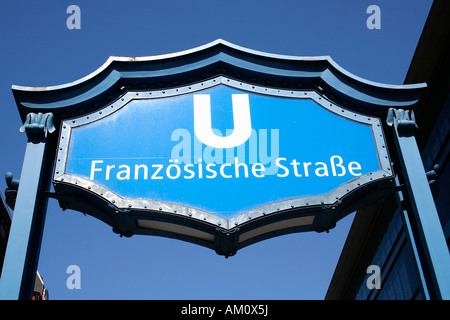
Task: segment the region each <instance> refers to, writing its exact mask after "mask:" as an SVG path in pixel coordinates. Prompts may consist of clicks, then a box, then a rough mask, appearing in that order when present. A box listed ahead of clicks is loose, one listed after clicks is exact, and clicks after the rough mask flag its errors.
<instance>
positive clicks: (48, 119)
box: [0, 113, 55, 300]
mask: <svg viewBox="0 0 450 320" xmlns="http://www.w3.org/2000/svg"><path fill="white" fill-rule="evenodd" d="M52 117H53V115H52V114H51V113H47V114H45V115H43V114H30V115H28V116H27V121H26V123H25V124H24V126H23V127H22V128H21V131H23V132H26V133H27V136H28V143H27V148H26V151H25V158H24V162H23V167H22V173H21V179H20V180H21V183H20V184H19V186H18V192H17V199H16V202H15V208H14V214H13V218H12V222H11V229H10V235H9V238H8V244H7V248H6V254H5V260H4V264H3V270H2V276H1V279H0V299H4V300H9V299H12V300H16V299H31V297H32V293H33V288H34V280H35V275H36V270H37V263H38V258H39V248H40V244H41V239H42V231H43V227H44V219H45V211H46V203H47V200H46V198H43V197H42V196H40V192H41V191H44V190H45V189H46V187H48V180H47V181H46V179H45V178H44V172H45V171H47V172H48V168H47V169H46V168H45V166H46V164H45V158H46V147H47V143H46V141H47V134H48V133H50V132H53V131H55V128H54V127H53V125H52ZM47 174H48V173H47ZM47 178H48V176H47Z"/></svg>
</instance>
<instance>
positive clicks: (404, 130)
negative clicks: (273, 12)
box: [0, 39, 450, 299]
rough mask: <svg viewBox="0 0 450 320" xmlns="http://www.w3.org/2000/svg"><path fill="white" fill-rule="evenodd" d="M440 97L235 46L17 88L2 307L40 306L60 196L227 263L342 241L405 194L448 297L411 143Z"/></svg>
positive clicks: (438, 238)
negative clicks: (349, 229)
mask: <svg viewBox="0 0 450 320" xmlns="http://www.w3.org/2000/svg"><path fill="white" fill-rule="evenodd" d="M425 88H426V85H425V84H415V85H400V86H391V85H384V84H378V83H373V82H369V81H366V80H363V79H361V78H358V77H356V76H354V75H352V74H350V73H348V72H347V71H345V70H343V69H342V68H341V67H339V66H338V65H337V64H336V63H335V62H334V61H333V60H332V59H331V58H330V57H326V56H325V57H294V56H282V55H275V54H268V53H262V52H258V51H254V50H249V49H246V48H242V47H239V46H236V45H234V44H231V43H229V42H226V41H224V40H220V39H219V40H216V41H214V42H212V43H209V44H207V45H204V46H201V47H199V48H195V49H192V50H187V51H184V52H180V53H175V54H168V55H162V56H153V57H140V58H126V57H111V58H110V59H109V60H108V61H107V62H106V63H105V64H104V65H103V66H102V67H101V68H99V69H98V70H97V71H95V72H94V73H92V74H90V75H88V76H87V77H85V78H82V79H80V80H78V81H75V82H73V83H69V84H66V85H60V86H55V87H44V88H30V87H20V86H13V88H12V89H13V94H14V97H15V99H16V102H17V106H18V110H19V113H20V115H21V117H22V119H23V121H24V126H23V127H22V129H21V130H22V131H24V132H26V134H27V136H28V144H27V149H26V154H25V159H24V164H23V171H22V174H21V179H20V184H19V188H18V192H17V199H16V204H15V209H14V217H13V222H12V227H11V235H10V239H9V242H8V247H7V252H6V257H5V264H4V268H3V274H2V278H1V279H0V296H1V297H2V298H5V299H29V298H30V297H31V293H32V283H33V277H34V274H35V271H36V268H37V261H38V257H39V248H40V243H41V238H42V230H43V225H44V220H45V210H46V203H47V198H48V197H53V198H56V199H57V200H58V202H59V204H60V206H61V207H62V208H63V209H73V210H77V211H81V212H83V213H86V214H89V215H92V216H94V217H96V218H98V219H100V220H102V221H104V222H105V223H107V224H109V225H110V226H111V227H112V228H113V231H114V232H116V233H118V234H120V235H121V236H132V235H134V234H144V235H158V236H165V237H172V238H177V239H180V240H183V241H189V242H192V243H196V244H199V245H203V246H206V247H209V248H211V249H213V250H215V251H216V252H217V253H218V254H220V255H224V256H225V257H228V256H232V255H234V254H235V253H236V252H237V250H239V249H241V248H243V247H245V246H248V245H250V244H252V243H255V242H258V241H262V240H265V239H268V238H271V237H275V236H279V235H282V234H286V233H292V232H305V231H317V232H322V231H328V230H330V229H332V228H333V227H334V226H335V224H336V223H337V222H338V221H339V220H340V219H341V218H343V217H344V216H346V215H347V214H349V213H351V212H353V211H355V210H357V209H359V208H362V207H364V206H367V205H370V204H373V203H375V202H377V201H380V200H382V199H384V198H385V197H386V196H388V195H390V194H392V193H394V192H404V193H405V197H406V198H407V199H408V200H409V202H410V204H411V205H410V206H408V211H410V212H408V214H409V217H410V221H411V222H412V224H413V225H414V227H415V228H414V230H416V231H415V233H413V232H412V233H411V234H410V236H411V240H412V243H413V244H414V245H415V246H416V247H417V248H418V250H419V251H420V252H421V253H423V255H422V256H423V257H424V258H423V259H418V265H419V267H420V268H422V269H423V270H424V273H426V274H427V275H428V276H427V277H426V278H427V280H426V282H425V284H424V286H426V287H427V290H428V291H429V292H430V296H431V297H434V298H448V297H449V287H450V286H449V277H448V275H447V274H446V270H448V267H449V266H450V263H449V261H450V258H449V255H448V250H447V248H446V245H445V239H444V236H443V233H442V229H441V228H440V224H439V219H438V216H437V212H436V209H435V206H434V201H433V198H432V196H431V193H429V192H428V191H429V186H428V183H427V180H426V177H425V172H424V169H423V165H422V162H421V161H420V155H419V153H418V150H417V146H416V145H415V139H414V135H413V131H412V130H411V125H412V126H414V125H415V122H414V118H413V111H412V110H413V109H414V107H415V105H416V104H417V103H418V101H419V99H420V97H421V95H422V93H423V91H424V90H425ZM231 107H232V108H231ZM386 119H387V120H386ZM390 126H392V127H393V128H394V130H392V129H391V128H390ZM410 153H413V154H414V155H415V156H414V157H410ZM405 154H408V157H405V156H404V155H405ZM397 161H398V163H399V165H393V163H397ZM396 172H398V173H396ZM411 172H414V174H412V173H411ZM424 177H425V179H424ZM399 181H400V182H401V183H403V184H404V185H405V186H406V188H405V189H401V188H400V186H399ZM50 183H53V185H54V189H55V193H50V192H49V184H50ZM399 189H400V190H401V191H399ZM444 246H445V248H444Z"/></svg>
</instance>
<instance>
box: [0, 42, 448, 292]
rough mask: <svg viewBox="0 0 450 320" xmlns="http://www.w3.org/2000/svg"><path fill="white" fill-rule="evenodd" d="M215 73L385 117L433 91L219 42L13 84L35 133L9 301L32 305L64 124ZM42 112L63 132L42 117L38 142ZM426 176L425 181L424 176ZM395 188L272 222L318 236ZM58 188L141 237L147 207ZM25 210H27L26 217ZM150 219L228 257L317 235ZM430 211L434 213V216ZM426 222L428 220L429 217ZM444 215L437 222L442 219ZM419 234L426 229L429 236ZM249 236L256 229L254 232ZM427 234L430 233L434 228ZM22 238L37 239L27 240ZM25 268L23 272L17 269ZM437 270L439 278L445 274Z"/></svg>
mask: <svg viewBox="0 0 450 320" xmlns="http://www.w3.org/2000/svg"><path fill="white" fill-rule="evenodd" d="M217 76H225V77H227V78H230V79H234V80H236V81H242V82H243V83H246V84H250V85H255V86H258V85H259V86H262V87H270V88H279V89H284V90H314V91H316V92H318V93H319V94H320V95H321V96H323V97H326V98H327V99H329V100H330V101H332V102H333V103H335V104H337V105H340V106H341V107H343V108H345V109H347V110H349V111H353V112H355V113H359V114H364V115H367V116H370V117H378V118H380V119H385V118H386V115H387V114H388V111H389V109H390V108H394V109H405V110H413V109H414V107H415V106H416V104H417V103H418V101H419V99H420V97H421V96H422V95H423V92H424V90H425V89H426V84H414V85H400V86H397V85H396V86H393V85H384V84H379V83H374V82H370V81H367V80H364V79H361V78H358V77H356V76H354V75H352V74H350V73H348V72H347V71H345V70H343V69H342V68H341V67H339V66H338V65H337V64H336V63H335V62H334V61H333V60H332V59H331V58H330V57H327V56H324V57H295V56H281V55H275V54H268V53H262V52H258V51H254V50H249V49H245V48H242V47H239V46H236V45H234V44H231V43H228V42H226V41H223V40H216V41H214V42H212V43H210V44H207V45H204V46H202V47H199V48H196V49H192V50H187V51H184V52H180V53H175V54H168V55H162V56H156V57H142V58H125V57H111V58H110V59H109V60H108V61H107V62H106V63H105V64H104V65H103V66H102V67H101V68H100V69H98V70H97V71H95V72H93V73H92V74H91V75H89V76H87V77H85V78H83V79H80V80H78V81H75V82H72V83H69V84H66V85H60V86H55V87H42V88H30V87H21V86H13V88H12V89H13V94H14V97H15V100H16V103H17V107H18V110H19V113H20V116H21V118H22V120H23V122H24V123H26V124H27V125H28V126H25V129H26V128H28V130H26V131H27V134H28V136H29V138H30V142H29V143H28V145H27V155H26V156H25V160H24V168H23V173H22V176H21V184H20V187H19V190H18V196H17V200H16V208H15V212H14V217H13V227H12V229H11V236H10V243H9V244H8V252H7V256H6V259H5V267H6V269H5V268H4V273H3V276H2V279H1V282H0V295H1V296H2V297H4V298H11V299H27V298H29V297H30V294H31V293H30V290H31V289H30V288H31V287H30V279H31V278H33V279H34V273H35V269H36V265H37V259H38V256H39V247H40V239H41V235H42V226H43V223H44V218H45V203H46V196H45V195H43V192H45V191H47V190H48V188H47V187H46V186H47V184H48V183H49V182H50V175H51V170H52V163H53V161H55V159H56V155H57V150H56V137H57V136H58V135H59V134H60V130H61V124H62V122H63V121H64V120H65V119H70V118H77V117H80V116H82V115H86V114H89V113H92V112H95V111H98V110H100V109H102V108H103V107H104V106H105V105H107V104H108V103H110V102H112V101H114V100H116V99H117V98H119V97H120V96H122V95H123V94H125V93H126V92H128V91H133V90H134V91H139V90H150V89H151V90H156V89H160V90H163V89H170V88H178V87H181V86H186V85H191V84H195V83H200V82H202V81H205V80H208V79H213V78H215V77H217ZM39 113H42V114H47V113H51V114H52V117H47V118H45V117H44V118H45V119H47V120H48V119H50V120H51V119H53V122H54V123H55V127H56V131H57V132H56V133H55V134H52V135H49V136H47V133H48V132H49V131H48V130H50V131H52V130H53V127H52V122H51V121H47V122H46V121H44V124H46V125H47V126H45V125H44V126H43V128H48V129H47V131H46V130H45V129H44V132H45V135H44V136H42V135H37V136H40V140H39V139H38V140H36V139H37V138H36V137H35V136H34V135H33V134H32V132H33V128H37V129H36V130H37V132H41V129H42V126H41V125H39V124H38V125H36V123H35V122H33V121H32V120H33V119H39V120H42V119H43V118H42V116H39V117H36V116H34V114H35V115H37V114H39ZM391 120H392V118H391ZM391 122H392V121H391ZM38 123H39V121H38ZM41 124H42V123H41ZM384 126H385V124H384V123H383V127H384ZM395 128H396V126H395ZM384 129H387V128H384ZM395 130H396V129H395ZM384 131H386V130H384ZM30 134H31V135H30ZM394 135H396V136H397V138H398V137H400V139H399V141H400V142H399V145H400V147H399V156H398V157H399V158H401V154H402V152H404V150H403V148H404V145H405V144H409V142H408V141H409V140H408V141H407V140H405V139H404V137H403V136H401V135H398V133H397V131H395V134H394ZM390 138H392V137H390ZM33 141H34V142H33ZM405 148H407V149H408V151H410V149H411V148H413V147H412V146H410V145H408V146H406V147H405ZM390 151H391V153H395V152H394V151H395V150H392V149H391V150H390ZM36 157H38V159H41V160H42V161H41V162H39V163H40V164H39V167H36V164H37V163H36V162H37V161H36ZM31 158H33V161H31ZM417 161H418V160H417V159H415V160H414V164H411V163H409V162H408V161H407V163H406V164H405V163H403V167H402V168H406V169H407V170H406V171H404V177H406V178H408V177H409V176H410V170H411V167H414V166H415V165H417V164H418V162H417ZM422 178H423V177H422V176H420V179H422ZM418 179H419V178H418ZM405 180H407V181H410V182H408V186H409V184H410V185H415V184H416V183H419V184H420V186H421V187H420V188H421V189H420V190H421V191H420V192H422V188H423V189H426V187H425V186H424V185H423V181H419V182H416V181H414V180H415V178H413V179H412V180H408V179H405ZM422 180H423V179H422ZM24 185H25V186H24ZM393 186H394V181H393V179H388V181H385V183H382V184H380V185H374V186H373V188H371V189H369V190H358V189H357V190H356V191H355V192H353V193H351V194H349V195H348V196H346V197H344V198H343V199H340V200H339V203H336V206H326V207H324V206H309V207H307V208H293V209H292V210H285V211H284V212H282V215H280V214H276V213H275V214H273V219H272V220H271V221H270V222H271V223H274V222H283V221H284V220H286V219H288V218H293V219H295V218H301V217H307V216H308V215H311V214H314V216H315V217H316V219H318V220H319V221H320V225H322V228H317V225H316V226H315V227H316V228H315V230H316V231H319V232H320V231H327V230H328V229H330V228H332V227H333V226H334V224H335V222H336V221H337V220H339V218H341V217H342V216H345V215H346V214H348V213H350V212H352V211H354V210H356V209H358V208H360V207H362V206H365V205H368V204H370V203H373V202H374V201H377V200H379V199H380V198H383V197H384V196H386V195H387V194H389V193H392V192H394V191H395V190H397V189H395V188H394V187H393ZM427 187H428V185H427ZM428 188H429V187H428ZM410 189H411V190H410V195H409V196H410V197H412V198H416V197H415V195H417V192H418V191H416V190H414V188H410ZM55 190H56V191H57V193H56V194H54V195H52V196H53V197H55V198H57V199H58V201H59V203H60V205H61V207H62V208H63V209H65V208H71V209H75V210H79V211H82V212H86V213H89V214H91V215H93V216H96V217H97V218H99V219H100V220H102V221H105V222H106V223H109V224H111V225H112V226H113V227H114V229H113V231H115V232H117V233H119V234H121V235H125V236H129V235H131V234H132V233H133V232H135V231H136V230H135V229H136V224H135V220H134V218H133V217H137V216H139V211H134V212H133V211H132V210H131V209H123V208H118V207H115V206H114V205H111V203H108V202H106V201H104V200H102V199H100V198H99V197H98V196H96V194H95V193H92V192H89V191H88V190H86V189H85V188H82V187H75V186H74V185H70V184H65V183H64V182H63V181H59V182H58V183H56V184H55ZM368 193H370V194H368ZM47 195H48V193H47ZM24 198H26V199H31V201H29V200H24ZM80 199H81V200H82V201H80ZM420 201H425V202H426V203H427V205H429V206H431V205H430V202H432V198H431V199H430V198H429V197H427V198H426V199H420ZM413 206H414V205H413ZM336 208H339V210H336ZM22 211H24V212H26V213H24V214H22V213H21V212H22ZM145 214H146V217H147V218H148V215H149V214H150V215H154V219H155V221H159V222H162V223H167V224H170V223H173V224H175V225H176V224H181V225H183V226H184V227H188V228H189V227H192V228H193V229H196V230H200V231H204V232H205V233H211V232H212V233H213V234H214V240H213V241H205V240H202V239H198V238H194V237H189V236H186V235H179V234H176V233H173V232H170V231H167V230H166V231H164V230H153V231H152V230H150V229H147V231H146V232H147V234H154V235H162V236H167V237H176V238H180V239H182V240H185V241H192V242H195V243H198V244H201V245H205V246H208V247H211V248H212V249H215V250H216V252H217V253H219V254H223V255H225V256H228V255H232V254H234V253H235V252H236V250H238V249H239V248H241V247H243V246H245V245H249V244H251V243H254V242H256V241H261V240H264V239H267V238H270V237H272V236H276V235H280V234H284V233H289V232H299V231H308V230H310V229H309V228H308V227H303V226H298V227H292V228H284V229H280V230H277V231H274V232H268V233H264V234H261V235H258V236H255V237H252V238H249V239H248V240H246V241H243V242H241V243H239V242H238V241H237V236H238V233H241V234H242V233H243V232H245V231H246V228H250V224H243V225H242V226H240V227H239V228H240V230H239V232H237V231H238V230H237V229H230V230H225V229H221V228H217V227H214V228H215V230H211V225H208V224H201V223H198V222H197V221H193V220H186V219H184V220H180V219H179V217H177V216H176V215H170V214H167V215H165V216H164V218H162V217H161V215H158V212H150V213H149V212H146V213H145ZM436 214H437V213H436ZM431 215H434V213H432V214H431ZM416 216H417V214H416ZM418 216H419V217H421V214H419V215H418ZM436 217H437V216H436ZM436 217H434V218H433V219H434V220H435V218H436ZM420 219H422V218H420ZM420 219H419V220H420ZM414 223H415V224H416V225H420V224H421V223H422V224H423V220H420V221H414ZM265 225H267V221H266V220H263V219H261V220H258V219H256V220H255V221H253V222H252V224H251V228H258V227H261V228H264V226H265ZM435 226H436V225H434V227H435ZM421 228H422V227H420V228H419V230H423V229H421ZM247 231H250V229H248V230H247ZM420 232H422V234H429V231H420ZM18 239H21V240H20V241H19V240H18ZM23 239H29V240H28V241H23ZM441 240H442V239H438V238H437V237H433V239H432V240H430V241H433V242H431V243H432V245H433V246H434V245H435V244H436V243H437V244H436V245H437V247H439V248H440V249H439V252H438V253H437V254H438V255H442V254H443V251H442V250H441V249H442V243H439V242H440V241H441ZM421 241H422V244H424V243H426V241H428V238H425V239H424V238H420V239H419V238H417V239H416V244H418V245H417V246H418V247H420V246H419V244H420V242H421ZM424 241H425V242H424ZM434 254H435V253H432V254H431V256H434ZM447 255H448V251H447ZM15 258H19V260H18V263H17V264H14V263H13V262H11V260H13V259H15ZM442 259H443V261H444V260H445V261H447V260H448V259H447V257H443V258H442ZM431 260H432V262H431V263H432V264H433V263H436V262H433V259H431ZM445 263H447V262H445ZM8 265H9V266H8ZM13 269H16V271H13ZM5 270H6V272H5ZM8 270H9V271H8ZM17 270H22V271H20V272H18V271H17ZM434 270H435V271H437V272H438V273H439V274H441V272H440V271H439V270H440V269H439V268H435V269H434ZM447 270H448V269H447ZM439 277H441V276H439ZM435 283H436V282H435ZM437 283H438V286H445V287H446V289H448V287H449V286H448V283H447V282H439V281H438V282H437ZM444 291H445V289H444V290H440V294H437V295H436V298H439V297H447V295H446V294H445V293H443V292H444Z"/></svg>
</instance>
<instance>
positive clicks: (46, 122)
mask: <svg viewBox="0 0 450 320" xmlns="http://www.w3.org/2000/svg"><path fill="white" fill-rule="evenodd" d="M19 130H20V132H25V133H26V134H27V136H28V138H29V139H33V138H35V139H37V138H46V137H47V133H53V132H54V131H55V130H56V128H55V126H54V124H53V113H51V112H48V113H45V114H43V113H40V112H39V113H37V114H36V113H32V112H31V113H29V114H27V117H26V119H25V123H24V124H23V126H21V127H20V129H19Z"/></svg>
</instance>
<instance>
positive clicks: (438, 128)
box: [325, 1, 450, 300]
mask: <svg viewBox="0 0 450 320" xmlns="http://www.w3.org/2000/svg"><path fill="white" fill-rule="evenodd" d="M449 16H450V2H449V1H434V3H433V5H432V7H431V10H430V13H429V16H428V18H427V21H426V24H425V27H424V29H423V32H422V35H421V37H420V40H419V43H418V45H417V48H416V51H415V54H414V56H413V59H412V62H411V65H410V68H409V70H408V73H407V76H406V78H405V84H408V83H419V82H425V83H427V85H428V90H427V91H426V93H425V97H424V98H423V99H422V100H421V102H420V103H419V105H418V107H417V109H416V110H415V115H416V121H417V126H418V129H417V130H416V132H415V137H416V140H417V144H418V147H419V149H420V151H421V155H422V159H423V164H424V168H425V171H426V172H427V176H428V179H429V181H430V186H431V189H432V192H433V196H434V200H435V203H436V207H437V211H438V214H439V218H440V222H441V224H442V228H443V231H444V235H445V239H446V240H447V246H448V245H449V241H450V198H449V195H450V180H449V178H450V163H449V159H450V155H449V152H450V80H449V78H448V74H449V72H450V59H449V57H450V41H449V40H450V20H449V19H448V17H449ZM400 203H401V195H399V194H398V193H397V194H395V195H392V196H391V197H389V198H388V199H386V200H385V201H384V202H383V203H380V204H377V205H374V206H371V207H369V208H365V209H363V210H359V211H358V212H357V213H356V215H355V219H354V222H353V224H352V227H351V230H350V232H349V235H348V238H347V240H346V244H345V246H344V249H343V251H342V253H341V257H340V259H339V262H338V265H337V267H336V270H335V273H334V276H333V278H332V280H331V283H330V286H329V289H328V292H327V294H326V297H325V299H330V300H336V299H348V300H353V299H356V300H385V299H389V300H394V299H395V300H416V299H417V300H424V299H430V298H433V297H432V295H431V296H430V293H429V292H428V291H427V289H426V285H424V283H425V280H424V274H423V272H422V270H421V269H420V267H418V263H417V261H418V252H417V250H416V248H415V246H414V245H413V244H412V243H411V241H410V237H409V230H410V229H409V225H408V219H405V215H404V212H403V209H402V206H401V205H399V204H400ZM371 267H375V268H377V269H375V270H378V271H379V283H378V286H375V285H374V282H373V281H374V279H373V276H375V273H374V272H373V271H372V270H373V269H371ZM378 271H377V272H378Z"/></svg>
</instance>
